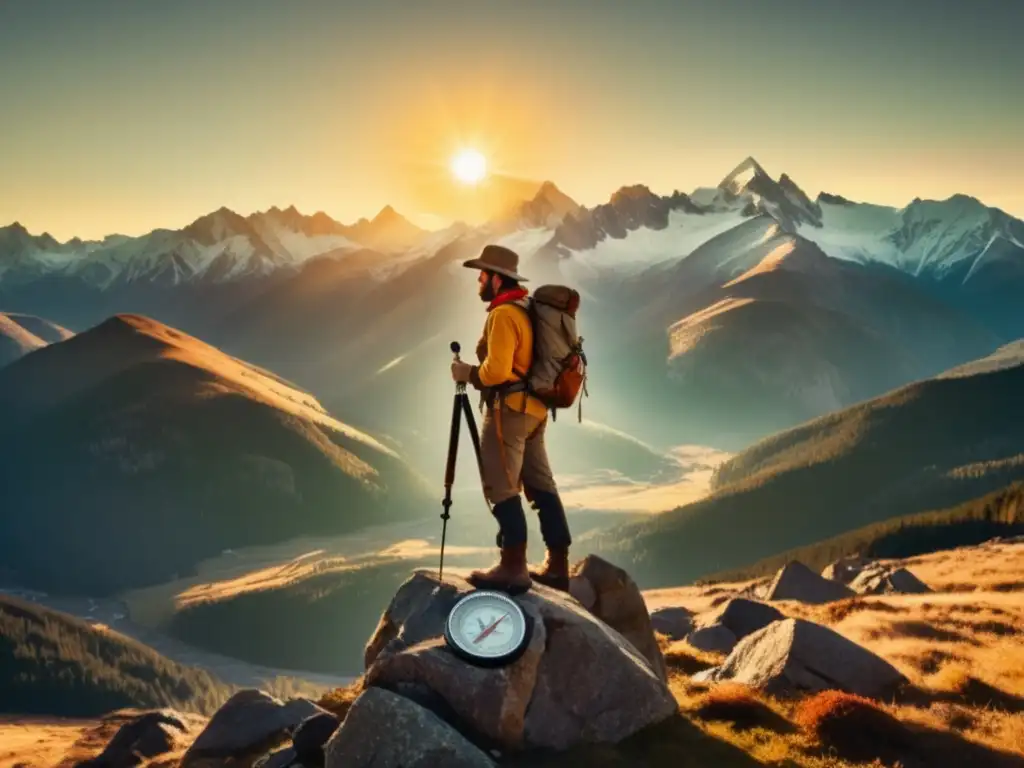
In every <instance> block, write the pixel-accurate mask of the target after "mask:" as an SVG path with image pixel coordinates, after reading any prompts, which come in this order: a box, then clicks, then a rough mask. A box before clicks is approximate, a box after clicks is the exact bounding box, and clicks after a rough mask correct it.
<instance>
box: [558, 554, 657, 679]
mask: <svg viewBox="0 0 1024 768" xmlns="http://www.w3.org/2000/svg"><path fill="white" fill-rule="evenodd" d="M570 577H571V578H572V582H570V593H571V591H572V585H573V584H575V588H576V590H577V592H579V593H580V594H582V595H583V596H585V597H587V598H588V600H589V599H590V595H591V594H593V600H592V601H591V602H590V603H589V604H584V607H585V608H586V609H587V610H589V611H590V612H591V613H592V614H594V616H596V617H597V618H599V619H600V620H601V621H603V622H604V623H605V624H607V625H608V626H609V627H611V628H612V629H614V630H615V631H616V632H618V633H619V634H620V635H622V636H623V637H624V638H626V639H627V640H629V642H631V643H632V644H633V645H634V646H635V647H636V649H637V650H638V651H640V653H642V654H643V655H644V657H645V658H646V659H647V661H649V662H650V664H651V669H653V670H654V673H655V674H656V675H658V677H660V678H661V679H662V680H668V669H667V668H666V666H665V659H664V657H663V656H662V654H661V648H660V647H659V646H658V641H657V640H656V639H655V637H654V627H653V625H652V623H651V616H650V614H649V613H648V612H647V603H646V601H645V600H644V597H643V595H642V594H641V593H640V588H639V587H638V586H637V585H636V582H635V581H633V579H632V577H631V576H630V575H629V574H628V573H626V572H625V571H624V570H622V569H621V568H619V567H618V566H616V565H612V564H611V563H609V562H608V561H607V560H604V559H603V558H600V557H598V556H597V555H588V556H587V557H585V558H583V559H582V560H580V561H579V562H578V563H576V564H575V565H574V566H573V568H572V571H571V573H570ZM586 585H589V586H590V589H587V588H586ZM581 587H582V589H581ZM574 596H575V595H574ZM577 599H578V598H577ZM580 602H581V603H582V601H580Z"/></svg>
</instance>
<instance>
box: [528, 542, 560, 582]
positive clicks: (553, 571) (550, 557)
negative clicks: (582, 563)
mask: <svg viewBox="0 0 1024 768" xmlns="http://www.w3.org/2000/svg"><path fill="white" fill-rule="evenodd" d="M530 578H531V579H533V580H534V581H536V582H539V583H541V584H544V585H545V586H548V587H551V588H552V589H559V590H561V591H562V592H568V591H569V549H568V547H559V548H557V549H551V548H550V547H549V548H548V551H547V554H546V555H545V557H544V565H543V566H542V567H541V568H540V570H536V571H535V570H531V571H530Z"/></svg>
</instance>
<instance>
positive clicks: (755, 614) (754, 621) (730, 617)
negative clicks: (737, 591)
mask: <svg viewBox="0 0 1024 768" xmlns="http://www.w3.org/2000/svg"><path fill="white" fill-rule="evenodd" d="M784 618H786V617H785V616H783V615H782V613H781V612H780V611H779V609H778V608H776V607H775V606H773V605H768V604H766V603H762V602H759V601H757V600H749V599H747V598H745V597H734V598H733V599H731V600H728V601H726V602H724V603H722V604H721V605H719V606H718V607H717V608H713V609H712V610H710V611H708V612H707V613H702V614H701V615H700V616H698V617H697V626H698V627H709V626H712V625H714V624H721V625H722V626H724V627H728V628H729V630H730V631H731V632H732V633H733V634H734V635H736V638H737V639H743V638H744V637H746V636H747V635H751V634H753V633H754V632H757V630H759V629H763V628H764V627H767V626H768V625H769V624H771V623H772V622H773V621H780V620H781V619H784Z"/></svg>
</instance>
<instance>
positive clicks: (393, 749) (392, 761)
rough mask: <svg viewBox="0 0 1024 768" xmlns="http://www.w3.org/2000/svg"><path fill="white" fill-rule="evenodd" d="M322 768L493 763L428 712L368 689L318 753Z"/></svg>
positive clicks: (486, 766)
mask: <svg viewBox="0 0 1024 768" xmlns="http://www.w3.org/2000/svg"><path fill="white" fill-rule="evenodd" d="M324 753H325V766H326V768H371V767H372V768H440V766H446V767H447V766H451V768H493V766H494V761H493V760H491V759H490V758H489V757H488V756H487V755H486V754H485V753H484V752H483V751H481V750H480V749H478V748H477V747H476V746H474V745H473V744H471V743H470V742H469V741H467V740H466V739H465V738H464V737H463V736H462V735H460V734H459V733H458V732H457V731H456V730H455V729H453V728H452V727H451V726H449V725H448V724H447V723H445V722H444V721H443V720H441V718H439V717H438V716H437V715H435V714H433V713H432V712H429V711H427V710H426V709H424V708H423V707H421V706H420V705H419V704H416V703H414V702H412V701H410V700H409V699H407V698H405V697H404V696H400V695H398V694H397V693H392V692H391V691H387V690H384V689H383V688H368V689H366V690H365V691H363V692H362V693H361V694H359V697H358V698H357V699H356V700H355V701H354V702H352V706H351V708H350V709H349V711H348V714H347V715H346V716H345V722H344V723H342V726H341V728H339V729H338V730H337V731H335V732H334V734H333V735H332V736H331V738H330V740H329V741H328V742H327V744H326V746H325V747H324Z"/></svg>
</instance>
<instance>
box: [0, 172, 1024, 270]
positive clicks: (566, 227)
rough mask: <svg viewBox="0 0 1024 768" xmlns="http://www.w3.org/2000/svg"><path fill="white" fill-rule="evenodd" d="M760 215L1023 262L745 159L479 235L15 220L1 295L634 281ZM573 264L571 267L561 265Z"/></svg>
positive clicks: (540, 207) (989, 216)
mask: <svg viewBox="0 0 1024 768" xmlns="http://www.w3.org/2000/svg"><path fill="white" fill-rule="evenodd" d="M757 217H766V219H768V220H770V221H772V222H774V223H775V224H776V225H777V227H778V228H779V230H781V231H782V232H785V233H789V234H791V235H794V236H799V237H802V238H805V239H807V240H809V241H811V242H813V243H815V244H816V245H817V246H818V247H819V248H821V250H822V251H823V252H824V253H826V254H827V255H828V256H831V257H833V258H837V259H842V260H845V261H852V262H856V263H861V264H868V263H878V264H881V265H884V266H888V267H894V268H896V269H899V270H900V271H902V272H905V273H907V274H909V275H912V276H914V277H928V278H931V279H934V280H939V281H941V280H955V281H956V282H958V283H967V282H968V281H970V280H973V279H976V278H977V277H978V276H979V275H984V274H993V275H997V274H1001V273H1002V272H1003V271H1005V270H1006V269H1007V268H1008V265H1009V268H1011V269H1016V267H1017V266H1018V265H1021V264H1024V245H1022V244H1024V222H1022V221H1020V220H1019V219H1016V218H1014V217H1012V216H1010V215H1008V214H1006V213H1004V212H1003V211H1000V210H998V209H995V208H989V207H987V206H985V205H984V204H982V203H981V202H980V201H978V200H976V199H975V198H973V197H969V196H967V195H954V196H952V197H950V198H949V199H947V200H941V201H939V200H921V199H919V198H918V199H915V200H914V201H912V202H911V203H910V204H908V205H907V206H905V207H904V208H893V207H890V206H881V205H874V204H871V203H857V202H851V201H849V200H846V199H845V198H842V197H840V196H837V195H833V194H829V193H824V192H823V193H820V194H819V195H818V196H817V198H816V199H814V200H812V199H810V197H809V196H808V195H807V194H806V193H805V192H804V191H803V190H802V189H801V188H800V187H799V185H798V184H797V183H796V182H795V181H793V179H792V178H790V177H789V176H788V175H787V174H785V173H783V174H782V175H781V176H780V177H779V178H778V179H777V180H776V179H773V178H772V177H771V176H770V175H769V174H768V173H767V171H765V169H764V168H763V167H762V166H761V165H760V164H759V163H758V162H757V161H756V160H755V159H754V158H752V157H748V158H746V159H745V160H744V161H743V162H741V163H740V164H739V165H737V166H736V167H735V168H734V169H733V170H732V171H730V172H729V173H728V174H726V175H725V176H724V177H723V178H722V180H721V181H720V182H719V183H718V184H717V185H716V186H715V187H699V188H697V189H696V190H694V191H693V192H692V193H690V194H686V193H683V192H680V191H675V192H673V193H672V194H670V195H664V196H662V195H658V194H656V193H654V192H652V191H651V190H650V189H649V188H648V187H647V186H645V185H643V184H632V185H627V186H623V187H621V188H620V189H618V190H616V191H615V192H614V193H613V194H612V195H611V196H610V197H609V200H608V202H606V203H602V204H599V205H596V206H594V207H592V208H587V207H585V206H582V205H579V204H578V203H576V202H575V201H573V200H572V198H570V197H569V196H568V195H566V194H565V193H564V192H562V191H561V190H559V189H558V187H557V186H555V185H554V184H553V183H552V182H545V183H544V184H543V185H541V186H540V188H539V190H538V191H537V193H536V195H535V197H534V198H533V199H531V200H524V201H523V202H522V203H521V204H519V205H518V206H515V207H514V209H513V210H511V211H510V212H509V213H508V214H507V215H505V216H502V217H500V218H499V219H497V220H495V221H492V222H488V223H487V224H484V225H482V226H479V227H469V226H467V225H464V224H455V225H452V226H451V227H448V228H447V229H444V230H439V231H433V232H432V231H427V230H424V229H421V228H419V227H417V226H415V225H413V224H412V223H411V222H409V221H408V220H407V219H405V218H404V217H403V216H402V215H401V214H399V213H398V212H397V211H395V210H394V209H393V208H391V206H386V207H385V208H383V209H382V210H381V211H380V212H379V213H378V214H377V216H375V217H374V218H373V219H372V220H368V219H365V218H363V219H360V220H358V221H357V222H356V223H355V224H351V225H346V224H342V223H340V222H337V221H335V220H334V219H332V218H331V217H330V216H328V215H327V214H325V213H323V212H322V211H320V212H317V213H315V214H313V215H311V216H306V215H303V214H301V213H300V212H299V211H298V210H296V208H295V207H294V206H289V207H288V208H286V209H283V210H282V209H280V208H277V207H276V206H275V207H272V208H270V209H269V210H267V211H262V212H256V213H253V214H251V215H249V216H245V217H243V216H241V215H240V214H238V213H235V212H234V211H231V210H229V209H227V208H220V209H219V210H217V211H214V212H212V213H210V214H207V215H205V216H202V217H200V218H198V219H196V220H195V221H194V222H192V223H191V224H189V225H188V226H186V227H184V228H183V229H181V230H172V229H156V230H154V231H152V232H150V233H148V234H145V235H142V236H140V237H127V236H124V235H111V236H109V237H107V238H105V239H104V240H102V241H88V242H86V241H81V240H79V239H77V238H75V239H73V240H70V241H68V242H67V243H63V244H62V243H59V242H58V241H57V240H56V239H54V238H53V237H52V236H50V235H48V234H43V235H39V236H33V235H31V234H29V233H28V232H27V231H26V230H25V228H24V227H23V226H21V225H20V224H18V223H17V222H15V223H14V224H12V225H10V226H8V227H0V285H4V287H5V288H11V287H12V286H17V285H23V284H28V283H31V282H34V281H36V280H38V279H40V278H42V277H44V276H47V275H51V274H57V275H61V276H66V277H72V278H77V279H80V280H82V281H84V282H85V283H87V284H89V285H92V286H94V287H97V288H100V289H107V288H110V287H113V286H119V285H120V286H123V285H127V284H131V283H135V282H139V281H146V282H150V283H155V284H160V285H172V286H173V285H179V284H182V283H189V282H225V281H237V280H242V279H245V278H247V277H253V276H266V275H271V274H274V273H275V272H277V271H279V270H292V271H294V270H298V269H301V268H302V266H303V265H304V264H305V263H306V262H308V261H309V260H310V259H313V258H318V257H326V258H344V257H345V256H347V255H351V254H354V253H360V252H361V253H366V252H367V251H371V252H374V253H377V254H379V259H380V264H379V267H378V268H377V269H376V272H377V273H378V274H379V275H381V276H382V277H383V276H387V275H391V274H394V273H395V271H396V270H399V271H400V270H401V269H403V268H404V267H405V266H407V265H410V264H412V263H415V262H416V261H418V260H419V259H422V258H426V257H429V256H431V255H433V254H434V253H436V252H437V251H438V249H440V248H443V247H445V246H446V245H447V244H449V243H451V242H452V241H454V240H457V239H458V238H461V237H482V238H485V239H489V240H491V241H497V242H507V243H509V244H513V243H514V244H515V245H516V247H518V248H520V249H525V250H521V255H522V256H523V257H524V259H527V260H528V259H530V258H531V257H533V256H534V255H547V256H549V257H553V258H554V259H555V260H556V261H557V262H559V263H561V264H563V265H565V266H566V267H567V269H569V270H580V269H582V270H586V271H593V270H605V269H612V270H619V271H622V272H625V273H630V272H635V271H636V270H638V269H643V268H646V267H648V266H651V265H654V264H658V263H662V262H666V261H670V260H673V259H680V258H685V257H686V256H688V255H689V254H690V253H692V252H694V251H695V250H696V249H697V248H699V247H700V246H702V245H703V244H705V243H707V242H708V241H709V240H710V239H712V238H715V237H718V236H720V235H722V234H723V233H725V232H727V231H729V229H731V228H733V227H736V226H738V225H740V224H741V223H743V222H744V221H747V220H750V219H753V218H757ZM569 264H571V265H572V266H568V265H569Z"/></svg>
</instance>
